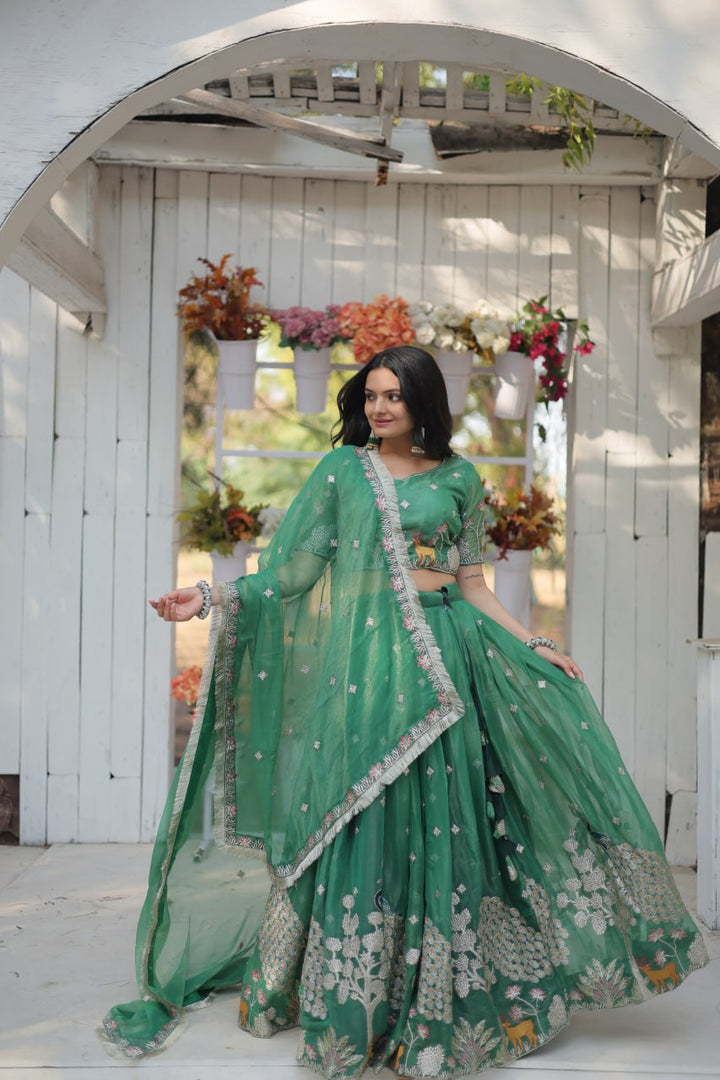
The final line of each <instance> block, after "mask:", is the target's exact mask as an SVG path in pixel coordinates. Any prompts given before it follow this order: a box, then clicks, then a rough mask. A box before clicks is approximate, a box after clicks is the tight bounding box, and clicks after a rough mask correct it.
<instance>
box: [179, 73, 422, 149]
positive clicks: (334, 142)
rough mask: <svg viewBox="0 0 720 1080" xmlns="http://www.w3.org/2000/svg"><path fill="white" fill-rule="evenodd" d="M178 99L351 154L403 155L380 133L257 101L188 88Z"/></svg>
mask: <svg viewBox="0 0 720 1080" xmlns="http://www.w3.org/2000/svg"><path fill="white" fill-rule="evenodd" d="M181 100H183V101H191V102H192V103H193V104H194V105H204V106H205V107H206V108H207V109H210V110H211V111H212V112H216V113H220V114H221V115H222V116H237V117H240V118H241V119H243V120H250V121H251V122H252V123H253V124H258V125H259V126H260V127H265V128H270V129H271V130H273V131H282V132H285V133H286V134H288V135H298V136H299V137H300V138H303V139H310V140H311V141H312V142H319V143H323V144H324V145H325V146H332V147H334V148H335V149H336V150H345V151H347V152H348V153H350V154H360V155H361V156H362V157H369V158H379V159H380V160H381V161H402V159H403V155H402V152H401V151H400V150H393V149H392V147H389V146H387V145H386V144H385V140H384V139H383V138H382V137H381V136H375V135H361V134H358V135H348V133H347V132H346V131H341V130H340V129H339V128H331V127H327V126H325V125H323V126H322V127H320V126H319V125H318V124H313V123H312V122H311V121H310V120H299V119H298V118H297V117H294V116H285V115H282V114H281V113H277V112H272V111H271V110H270V109H261V108H258V106H257V105H251V104H249V102H245V101H235V100H233V99H231V98H224V97H220V95H219V94H211V93H209V92H208V91H207V90H190V91H189V92H188V93H187V94H183V95H182V97H181Z"/></svg>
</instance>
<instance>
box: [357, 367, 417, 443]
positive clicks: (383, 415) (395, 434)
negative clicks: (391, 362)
mask: <svg viewBox="0 0 720 1080" xmlns="http://www.w3.org/2000/svg"><path fill="white" fill-rule="evenodd" d="M365 416H366V417H367V420H368V423H369V424H370V427H371V429H372V432H373V434H374V435H377V436H378V437H379V438H381V439H397V438H408V437H409V438H411V437H412V433H413V431H414V430H415V421H414V420H413V418H412V416H411V415H410V413H409V412H408V410H407V407H406V405H405V402H404V401H403V399H402V393H401V391H400V380H399V379H398V377H397V375H396V374H395V373H394V372H393V371H391V370H390V368H386V367H379V368H374V369H373V370H372V371H371V372H370V374H369V375H368V377H367V380H366V382H365Z"/></svg>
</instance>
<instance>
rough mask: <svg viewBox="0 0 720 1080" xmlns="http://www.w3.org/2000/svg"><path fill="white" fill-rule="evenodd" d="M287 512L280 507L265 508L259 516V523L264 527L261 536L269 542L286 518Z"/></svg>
mask: <svg viewBox="0 0 720 1080" xmlns="http://www.w3.org/2000/svg"><path fill="white" fill-rule="evenodd" d="M286 513H287V510H285V509H283V508H282V507H280V506H265V507H263V509H262V510H261V511H260V513H259V514H258V521H259V522H260V524H261V525H262V532H261V533H260V535H261V536H263V537H265V539H267V540H269V539H270V537H271V536H273V535H274V533H275V531H276V530H277V527H278V525H279V524H280V522H281V521H282V519H283V518H284V517H285V515H286Z"/></svg>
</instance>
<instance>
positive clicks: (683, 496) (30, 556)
mask: <svg viewBox="0 0 720 1080" xmlns="http://www.w3.org/2000/svg"><path fill="white" fill-rule="evenodd" d="M153 185H154V194H155V198H154V202H153ZM100 191H101V225H102V236H101V242H100V245H99V246H100V250H101V252H102V254H103V257H104V259H105V265H106V273H107V292H108V300H109V306H110V314H109V318H108V327H107V332H106V335H105V338H104V340H103V341H102V342H101V343H96V342H93V341H87V340H85V339H82V338H80V337H78V336H77V334H76V333H75V331H73V330H71V329H70V328H69V327H68V326H67V325H66V323H67V320H66V317H65V316H64V315H63V314H62V313H58V312H57V311H56V309H55V308H54V307H53V305H52V304H49V302H48V301H46V300H45V299H44V298H43V297H42V296H39V295H37V294H34V293H33V294H30V293H29V291H28V288H27V286H25V285H24V284H23V283H22V282H21V281H19V279H17V278H15V277H13V275H12V274H10V273H8V272H5V273H4V274H3V275H2V277H0V284H1V286H2V295H1V297H0V318H2V321H3V327H4V329H3V337H2V354H3V360H4V384H3V385H4V411H3V419H2V423H3V429H2V435H3V439H2V445H3V456H2V467H3V474H2V475H3V487H2V499H3V507H2V513H3V523H5V521H7V522H8V527H7V528H5V526H4V527H3V544H4V549H3V568H2V573H3V580H5V581H6V582H8V583H9V584H8V588H9V589H10V594H9V597H8V608H7V610H8V612H9V613H10V614H11V616H12V618H11V620H10V626H9V627H8V629H7V631H3V633H4V634H5V638H4V647H3V648H2V649H0V663H4V664H6V665H7V675H6V676H4V683H3V685H4V686H5V687H6V688H7V695H6V696H7V700H8V702H9V705H8V708H7V709H6V713H5V715H4V716H3V718H2V723H3V725H4V726H5V727H6V729H7V735H6V737H3V739H2V741H1V742H0V772H11V773H12V772H17V771H20V772H21V776H22V782H21V791H22V800H23V806H22V815H21V827H22V830H23V837H24V839H25V840H26V841H31V842H41V841H43V840H44V839H46V838H47V839H48V840H69V839H80V840H103V839H113V840H120V839H122V840H132V839H136V838H138V837H142V838H145V837H149V836H150V835H151V834H152V832H153V830H154V827H155V825H156V822H157V814H158V808H159V806H160V805H161V802H162V796H163V794H164V791H165V789H166V786H167V763H168V741H169V740H168V735H169V724H170V720H169V678H170V668H171V647H172V645H171V638H170V634H169V632H168V629H167V627H165V626H164V625H162V624H160V623H157V625H156V622H155V621H153V620H152V619H150V618H149V617H148V614H147V610H149V609H146V602H145V597H146V596H147V595H152V594H153V593H155V592H157V591H158V590H160V589H163V588H164V587H165V585H166V583H168V582H169V581H170V580H171V579H172V574H173V572H174V571H173V561H174V549H173V540H174V530H173V513H174V511H175V510H176V509H177V502H176V476H177V456H176V446H177V425H178V391H179V388H180V386H181V380H180V377H179V372H178V369H177V356H178V352H179V350H178V342H177V326H176V321H175V318H174V308H175V302H176V290H177V288H178V287H179V286H180V285H181V284H183V283H184V282H185V281H186V280H187V278H188V276H189V275H190V273H191V272H193V271H194V270H196V269H197V264H196V262H195V260H196V258H197V257H198V256H200V255H207V256H208V257H210V258H211V259H213V260H217V259H218V258H219V257H220V256H221V255H222V254H224V253H225V252H231V253H232V254H233V256H234V257H236V258H237V259H238V260H239V261H241V262H242V263H243V264H244V265H253V266H256V267H257V268H258V270H259V273H260V277H261V279H262V281H263V282H264V288H263V289H260V290H257V293H256V298H257V299H259V300H264V301H266V302H269V303H270V304H272V305H273V306H277V307H283V306H287V305H290V304H296V303H301V304H309V305H323V304H325V303H328V302H337V303H342V302H344V301H346V300H351V299H365V300H368V299H371V298H372V297H373V296H375V295H377V294H378V293H380V292H387V293H389V294H390V295H396V294H400V295H403V296H404V297H406V298H407V299H409V300H413V299H419V298H421V297H427V298H431V299H434V300H455V301H456V302H457V303H459V304H461V305H469V304H471V303H472V302H474V301H475V300H477V299H478V298H484V299H486V300H488V301H489V302H490V303H492V304H497V305H499V306H502V307H506V308H509V309H514V308H515V307H516V306H517V304H518V303H519V302H522V301H524V300H525V299H527V298H528V297H529V296H538V295H541V294H545V293H550V294H551V299H552V303H553V305H556V304H559V305H563V306H565V308H566V310H567V311H568V313H570V314H572V313H575V312H576V311H577V310H578V309H579V311H580V313H581V314H582V315H584V316H586V317H587V318H588V319H589V321H590V323H591V329H592V334H593V337H594V338H595V339H596V340H597V341H598V347H597V349H596V351H595V353H593V354H592V356H591V357H589V358H588V359H587V360H586V361H584V362H583V363H582V364H580V365H578V370H577V374H576V379H575V385H574V389H573V395H574V402H573V408H572V410H571V440H570V441H571V457H572V464H573V476H572V479H571V501H572V506H573V513H572V515H571V522H570V535H569V541H570V547H571V549H572V557H571V561H570V566H569V592H570V600H571V611H570V615H571V628H572V643H573V651H574V653H575V655H576V656H577V658H578V660H579V661H580V662H581V663H582V664H583V666H584V667H585V669H586V670H587V672H588V676H589V682H590V685H591V688H592V689H593V691H594V693H595V695H596V697H597V699H598V702H599V703H600V704H601V706H602V707H603V708H604V710H605V714H606V717H607V719H608V722H609V723H610V725H611V727H612V729H613V731H614V732H615V734H616V737H617V738H618V741H619V742H620V745H621V749H622V751H623V753H624V755H625V757H626V759H627V762H628V765H629V766H630V768H631V770H632V771H633V773H634V775H635V777H636V779H637V781H638V783H639V786H640V789H641V791H642V793H643V795H644V796H645V798H646V799H647V801H648V803H649V805H650V808H651V810H652V812H653V816H654V817H655V819H656V821H657V823H658V825H659V826H661V827H662V824H663V817H664V806H665V793H666V790H669V791H670V792H672V793H675V792H688V793H690V794H692V793H693V792H694V791H695V768H694V748H695V728H694V715H695V710H694V654H693V651H692V649H690V648H688V647H686V646H685V645H684V641H685V638H686V637H693V636H695V634H696V627H695V624H694V622H693V613H694V605H695V597H696V592H697V566H696V560H697V550H696V533H697V498H696V495H694V494H693V492H694V491H695V490H696V489H697V465H698V456H697V455H698V450H697V424H698V412H699V389H698V380H699V347H698V343H697V342H696V341H689V342H688V347H687V349H686V354H685V355H684V356H680V357H678V356H674V357H667V356H664V357H659V356H656V354H655V351H654V349H653V342H652V337H651V334H650V332H649V327H648V311H649V288H650V275H651V273H652V269H653V264H654V263H653V260H654V244H655V240H654V237H655V225H654V221H655V216H654V214H655V207H654V202H653V199H652V192H641V191H640V189H638V188H628V187H624V188H616V189H611V188H607V187H604V188H597V189H595V188H591V189H586V188H582V187H578V186H559V187H555V188H551V187H547V186H541V185H537V186H526V187H518V186H495V187H491V186H488V187H484V186H471V185H457V186H456V185H450V184H438V185H421V184H406V185H404V184H399V185H389V186H387V187H385V188H375V187H373V186H371V185H368V184H365V183H360V182H350V181H333V180H323V179H305V180H303V179H290V178H276V179H270V178H266V177H260V176H242V177H241V176H238V175H232V174H225V173H223V174H214V175H210V174H208V173H204V172H201V171H180V172H173V171H159V172H157V173H156V174H155V175H154V176H153V174H152V173H151V172H150V171H146V170H141V169H133V168H129V167H125V168H119V167H108V168H103V169H101V185H100ZM53 416H54V423H55V430H56V433H57V439H56V440H55V442H54V444H53V440H52V434H51V432H52V427H51V424H52V422H53ZM693 478H694V487H693ZM23 549H24V552H25V554H24V556H23ZM23 559H24V562H23ZM19 567H23V571H22V573H21V572H20V570H19ZM46 774H47V775H46ZM688 861H692V858H690V857H689V858H688Z"/></svg>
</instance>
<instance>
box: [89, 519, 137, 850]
mask: <svg viewBox="0 0 720 1080" xmlns="http://www.w3.org/2000/svg"><path fill="white" fill-rule="evenodd" d="M112 566H113V519H112V517H111V516H110V515H104V516H99V515H96V514H86V515H85V517H84V519H83V565H82V576H83V587H82V641H81V648H80V671H81V681H80V755H79V783H78V839H79V840H80V841H82V842H84V843H107V842H108V840H110V822H111V820H112V819H111V816H110V805H109V791H108V787H109V782H110V712H111V700H112V698H113V696H114V695H113V687H112V658H113V655H114V652H115V642H114V638H113V633H112V624H113V574H112ZM117 596H118V594H117V591H116V597H117ZM116 602H117V599H116ZM134 677H135V673H134V672H133V670H132V669H131V668H128V669H126V672H125V679H126V681H127V682H131V681H133V679H134Z"/></svg>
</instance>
